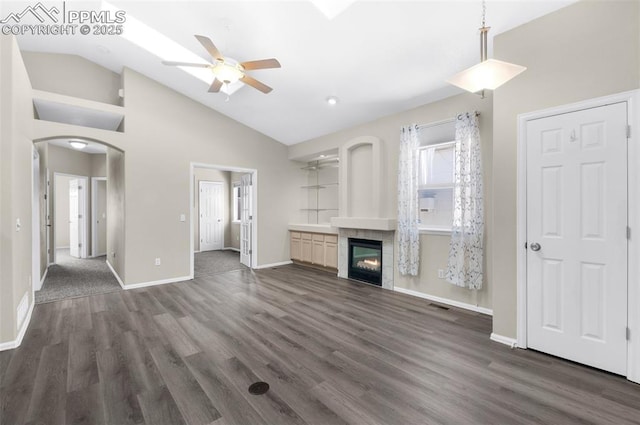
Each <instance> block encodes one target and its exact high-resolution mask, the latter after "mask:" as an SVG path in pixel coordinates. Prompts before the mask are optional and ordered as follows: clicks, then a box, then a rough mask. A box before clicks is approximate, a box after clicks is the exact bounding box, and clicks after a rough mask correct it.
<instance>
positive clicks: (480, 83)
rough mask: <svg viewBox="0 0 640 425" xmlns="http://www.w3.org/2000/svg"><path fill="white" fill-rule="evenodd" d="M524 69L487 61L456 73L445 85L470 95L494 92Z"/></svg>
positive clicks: (491, 60)
mask: <svg viewBox="0 0 640 425" xmlns="http://www.w3.org/2000/svg"><path fill="white" fill-rule="evenodd" d="M526 69H527V68H526V67H524V66H520V65H516V64H513V63H509V62H503V61H499V60H497V59H487V60H485V61H484V62H480V63H479V64H477V65H474V66H472V67H471V68H467V69H465V70H464V71H461V72H459V73H457V74H456V75H454V76H452V77H451V78H449V79H448V80H447V83H449V84H453V85H454V86H458V87H460V88H461V89H464V90H467V91H470V92H471V93H479V92H482V91H483V90H495V89H496V88H498V87H500V86H501V85H503V84H504V83H506V82H507V81H509V80H510V79H512V78H513V77H515V76H517V75H519V74H520V73H522V72H524V71H525V70H526Z"/></svg>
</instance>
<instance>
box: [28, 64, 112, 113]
mask: <svg viewBox="0 0 640 425" xmlns="http://www.w3.org/2000/svg"><path fill="white" fill-rule="evenodd" d="M22 57H23V58H24V62H25V64H26V66H27V70H28V72H29V79H30V80H31V84H32V86H33V88H34V89H37V90H46V91H50V92H53V93H58V94H64V95H67V96H73V97H79V98H83V99H89V100H94V101H96V102H102V103H109V104H112V105H119V104H120V101H121V99H120V98H119V97H118V89H120V87H121V82H120V75H119V74H116V73H115V72H112V71H109V70H108V69H105V68H102V67H101V66H98V65H96V64H93V63H91V62H89V61H87V60H85V59H83V58H81V57H80V56H76V55H61V54H54V53H34V52H22Z"/></svg>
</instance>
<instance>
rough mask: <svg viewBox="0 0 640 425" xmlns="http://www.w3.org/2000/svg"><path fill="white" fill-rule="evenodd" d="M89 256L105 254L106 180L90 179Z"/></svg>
mask: <svg viewBox="0 0 640 425" xmlns="http://www.w3.org/2000/svg"><path fill="white" fill-rule="evenodd" d="M91 222H92V225H91V256H92V257H99V256H102V255H106V253H107V237H106V235H107V179H106V177H91Z"/></svg>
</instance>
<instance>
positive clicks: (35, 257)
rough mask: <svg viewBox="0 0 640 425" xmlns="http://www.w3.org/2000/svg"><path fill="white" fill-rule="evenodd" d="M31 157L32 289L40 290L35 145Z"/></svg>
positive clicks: (38, 186) (38, 155) (36, 150)
mask: <svg viewBox="0 0 640 425" xmlns="http://www.w3.org/2000/svg"><path fill="white" fill-rule="evenodd" d="M32 149H33V157H32V158H31V179H32V181H31V192H32V193H31V202H32V205H31V255H32V259H31V289H32V290H33V291H34V292H35V291H39V290H40V289H41V288H42V282H43V281H42V279H41V278H42V276H41V273H40V259H41V254H42V252H41V251H42V246H41V243H40V208H41V205H40V154H39V153H38V149H36V146H35V145H33V148H32ZM46 270H47V269H45V274H46Z"/></svg>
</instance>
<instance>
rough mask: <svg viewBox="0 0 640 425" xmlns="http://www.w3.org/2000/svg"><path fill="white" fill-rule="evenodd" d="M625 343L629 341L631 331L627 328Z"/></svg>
mask: <svg viewBox="0 0 640 425" xmlns="http://www.w3.org/2000/svg"><path fill="white" fill-rule="evenodd" d="M627 341H631V329H630V328H629V326H627Z"/></svg>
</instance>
